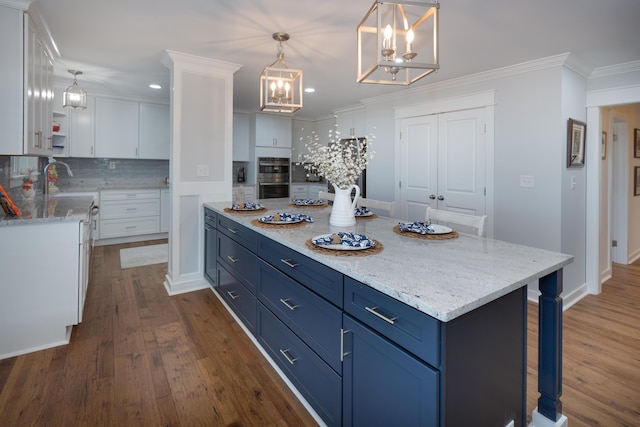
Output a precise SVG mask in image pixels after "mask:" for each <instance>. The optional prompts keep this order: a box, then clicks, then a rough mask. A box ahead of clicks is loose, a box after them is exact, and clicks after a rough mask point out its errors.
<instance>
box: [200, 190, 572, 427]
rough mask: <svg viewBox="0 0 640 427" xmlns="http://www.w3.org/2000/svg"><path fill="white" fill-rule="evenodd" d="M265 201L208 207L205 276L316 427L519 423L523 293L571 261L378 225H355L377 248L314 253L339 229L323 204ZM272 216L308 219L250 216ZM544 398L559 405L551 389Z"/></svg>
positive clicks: (557, 281)
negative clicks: (269, 221) (264, 220)
mask: <svg viewBox="0 0 640 427" xmlns="http://www.w3.org/2000/svg"><path fill="white" fill-rule="evenodd" d="M260 203H262V204H263V205H264V206H265V207H266V208H267V209H266V210H265V211H261V212H256V213H250V214H246V213H244V214H240V213H235V212H229V211H228V210H225V208H228V207H229V205H230V203H208V204H205V219H206V223H207V224H209V227H210V229H209V231H208V232H207V233H208V234H207V237H208V238H207V248H209V250H208V251H206V254H205V256H206V258H207V259H205V264H206V265H208V267H207V269H206V270H207V271H209V272H212V271H215V275H211V273H210V274H209V275H210V276H211V278H210V279H211V282H212V285H213V287H214V290H216V292H217V293H218V294H219V295H220V296H221V297H222V299H223V300H224V301H225V302H226V303H227V304H228V306H229V307H230V308H231V310H232V311H233V312H234V313H235V314H236V315H237V317H238V318H239V319H240V320H241V322H242V323H243V324H244V325H245V327H246V328H247V330H248V331H249V332H250V333H251V334H253V335H255V337H256V340H257V342H258V343H259V345H260V346H262V348H263V349H264V351H265V352H266V353H267V354H268V355H269V356H270V357H271V358H272V359H273V360H274V361H275V363H276V365H277V366H278V367H279V368H280V369H282V371H283V372H284V373H285V375H286V377H287V378H288V379H289V380H290V381H291V382H292V383H293V384H294V385H295V386H296V388H297V389H298V390H299V392H300V393H301V395H302V396H303V397H304V398H305V399H307V401H308V402H309V404H310V405H311V407H313V409H314V410H315V411H316V412H317V413H318V414H319V416H320V417H321V418H322V420H323V422H325V423H327V424H328V425H344V426H351V425H384V424H385V423H392V424H393V423H400V424H402V425H441V426H446V425H447V426H457V425H477V424H478V423H480V424H481V425H507V424H508V423H509V422H510V421H512V420H513V421H514V423H515V425H516V426H520V425H523V424H524V421H525V395H526V393H525V385H526V384H525V383H526V380H525V378H526V360H525V357H526V285H527V284H528V283H531V282H534V281H535V280H538V279H541V289H543V288H544V287H546V283H552V285H561V270H562V268H563V267H564V266H565V265H567V264H569V263H570V262H571V261H572V257H571V256H568V255H564V254H558V253H554V252H550V251H545V250H540V249H535V248H529V247H524V246H521V245H515V244H511V243H506V242H501V241H497V240H493V239H489V238H481V237H477V236H471V235H465V234H462V233H460V235H459V236H458V237H457V238H454V239H443V240H426V239H420V238H414V237H410V236H407V235H401V234H398V233H397V232H395V231H394V230H393V227H394V226H395V225H396V224H397V220H393V219H389V218H383V217H377V218H374V219H360V220H358V221H357V224H356V226H355V227H353V228H352V229H350V230H349V231H354V232H356V233H359V234H366V235H367V236H368V237H370V238H372V239H374V240H376V241H378V242H380V243H381V244H382V250H376V251H372V252H371V254H370V255H369V254H367V253H366V252H364V251H363V252H361V253H357V254H356V253H353V252H349V253H347V252H346V251H344V252H342V251H336V252H335V253H322V252H319V251H318V250H317V248H315V247H314V246H313V245H312V244H309V240H310V239H311V238H313V237H315V236H317V235H321V234H327V233H332V232H335V231H343V230H342V229H333V228H332V227H331V226H330V225H329V221H328V218H329V214H330V210H331V208H330V207H325V208H317V207H309V208H298V207H292V206H290V205H289V200H282V199H277V200H276V199H268V200H262V201H260ZM276 212H288V213H305V214H307V215H310V216H312V217H313V218H314V222H313V223H304V224H302V225H298V226H289V225H287V226H282V227H278V226H264V225H263V224H260V223H256V221H255V220H256V218H258V217H260V216H265V215H269V214H274V213H276ZM415 220H422V218H416V219H415ZM211 224H215V226H212V225H211ZM212 233H215V234H212ZM212 238H214V239H215V242H216V244H215V245H212V246H210V245H209V242H210V240H211V239H212ZM214 253H215V254H214ZM212 256H213V257H214V258H215V259H216V260H217V262H216V263H215V266H216V267H215V269H212V268H211V265H212V259H211V258H212ZM252 271H255V273H252ZM552 287H554V286H552ZM560 291H561V286H560V289H558V286H555V292H557V293H559V292H560ZM543 294H544V290H543ZM552 299H556V300H557V299H558V296H557V295H554V296H552ZM541 310H542V307H541ZM305 312H307V314H306V315H305V314H304V313H305ZM305 316H306V317H305ZM552 350H554V351H559V350H558V349H552ZM303 366H306V367H303ZM551 368H552V369H553V368H554V366H551ZM541 369H546V367H541ZM310 372H314V374H310ZM543 394H544V393H543ZM541 399H542V402H543V403H544V402H545V401H546V400H548V399H551V401H552V402H550V404H551V405H552V406H553V405H554V404H555V403H557V402H556V400H557V396H554V395H550V396H543V397H542V398H541ZM387 425H391V424H387ZM398 425H399V424H398Z"/></svg>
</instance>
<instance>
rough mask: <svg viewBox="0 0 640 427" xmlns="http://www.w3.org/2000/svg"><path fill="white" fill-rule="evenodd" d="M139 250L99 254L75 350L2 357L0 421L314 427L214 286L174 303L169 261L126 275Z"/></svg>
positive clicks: (65, 348)
mask: <svg viewBox="0 0 640 427" xmlns="http://www.w3.org/2000/svg"><path fill="white" fill-rule="evenodd" d="M164 242H166V240H163V241H152V242H146V243H144V244H155V243H164ZM140 245H143V244H125V245H113V246H102V247H96V248H95V249H94V255H93V258H92V263H93V265H92V268H91V281H90V287H89V293H88V296H87V302H86V306H85V311H84V316H85V318H84V321H83V323H82V324H80V325H79V326H77V327H74V330H73V335H72V338H71V343H70V344H69V345H67V346H61V347H57V348H53V349H48V350H43V351H39V352H35V353H31V354H27V355H23V356H19V357H14V358H11V359H6V360H2V361H0V425H2V426H5V427H6V426H234V427H239V426H278V427H285V426H296V427H297V426H312V425H317V424H316V423H315V421H314V420H313V418H312V417H311V416H310V415H309V413H308V412H307V411H306V409H305V408H304V407H303V406H302V404H301V403H300V402H299V401H298V400H297V399H296V397H295V396H294V395H293V393H292V392H291V391H290V390H289V389H288V388H287V387H286V385H285V384H284V383H283V381H282V380H281V379H280V377H279V376H278V375H277V374H276V372H275V371H274V370H273V368H272V367H271V366H270V365H269V364H268V363H267V362H266V361H265V360H264V358H263V357H262V355H261V354H260V353H259V351H258V350H257V349H256V348H255V346H254V345H253V344H252V343H251V342H250V341H249V339H248V338H247V337H246V335H245V334H244V332H243V331H242V330H241V329H240V327H239V326H238V325H237V324H236V322H235V320H233V318H232V317H231V316H230V315H229V313H227V311H226V309H225V308H224V307H223V306H222V305H221V304H220V302H219V300H218V299H217V298H216V297H215V295H214V294H213V293H212V292H211V291H210V290H202V291H197V292H192V293H188V294H183V295H177V296H174V297H169V296H168V295H167V293H166V290H165V289H164V286H163V285H162V282H163V280H164V275H165V273H166V268H167V264H166V263H164V264H156V265H151V266H144V267H137V268H129V269H124V270H121V269H120V256H119V251H120V249H121V248H124V247H132V246H140Z"/></svg>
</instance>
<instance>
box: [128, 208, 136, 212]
mask: <svg viewBox="0 0 640 427" xmlns="http://www.w3.org/2000/svg"><path fill="white" fill-rule="evenodd" d="M137 210H138V209H137V208H127V212H129V211H134V212H135V211H137Z"/></svg>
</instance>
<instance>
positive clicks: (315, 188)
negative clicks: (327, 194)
mask: <svg viewBox="0 0 640 427" xmlns="http://www.w3.org/2000/svg"><path fill="white" fill-rule="evenodd" d="M320 191H327V184H309V198H310V199H317V198H318V193H320Z"/></svg>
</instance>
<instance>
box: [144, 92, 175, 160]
mask: <svg viewBox="0 0 640 427" xmlns="http://www.w3.org/2000/svg"><path fill="white" fill-rule="evenodd" d="M139 114H140V116H139V120H140V121H139V139H138V157H139V158H141V159H166V160H169V151H170V146H171V133H170V132H171V131H170V129H169V127H170V113H169V106H168V105H163V104H150V103H146V102H141V103H140V106H139Z"/></svg>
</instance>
